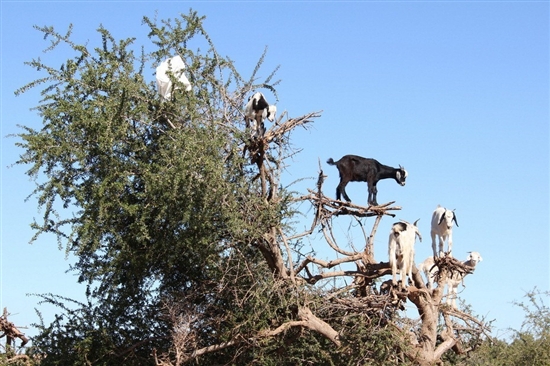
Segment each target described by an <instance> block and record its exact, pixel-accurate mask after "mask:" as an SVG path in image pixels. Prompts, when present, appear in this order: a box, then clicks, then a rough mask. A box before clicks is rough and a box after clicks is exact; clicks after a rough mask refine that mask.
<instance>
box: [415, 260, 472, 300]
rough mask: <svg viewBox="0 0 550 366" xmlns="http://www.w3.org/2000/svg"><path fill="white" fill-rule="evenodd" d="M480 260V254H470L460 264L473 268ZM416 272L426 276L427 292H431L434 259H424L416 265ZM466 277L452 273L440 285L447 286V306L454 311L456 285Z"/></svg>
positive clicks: (433, 278)
mask: <svg viewBox="0 0 550 366" xmlns="http://www.w3.org/2000/svg"><path fill="white" fill-rule="evenodd" d="M482 260H483V258H481V254H479V253H478V252H470V253H469V254H468V258H467V259H466V260H465V261H463V262H462V263H463V264H464V265H466V266H469V267H472V268H475V267H476V265H477V264H478V263H479V262H481V261H482ZM418 270H419V271H420V272H424V274H425V275H426V279H427V280H428V284H427V288H428V290H430V291H431V290H433V288H434V286H433V285H434V281H435V275H436V272H437V271H438V268H437V266H435V260H434V257H428V258H426V260H425V261H424V262H422V263H420V264H419V265H418ZM466 275H467V273H463V272H459V271H453V272H452V273H451V276H450V277H448V278H447V279H445V280H443V281H442V283H441V286H445V285H448V290H447V304H448V305H451V306H452V307H454V308H455V309H456V294H457V292H458V285H459V284H460V283H461V282H463V281H464V277H466Z"/></svg>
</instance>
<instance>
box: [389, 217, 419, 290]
mask: <svg viewBox="0 0 550 366" xmlns="http://www.w3.org/2000/svg"><path fill="white" fill-rule="evenodd" d="M417 222H418V220H416V221H415V223H414V224H409V223H408V222H396V223H395V224H393V226H392V228H391V231H390V238H389V243H388V246H389V248H388V252H389V253H388V254H389V260H390V266H391V273H392V283H393V285H394V286H396V285H397V278H396V274H397V270H399V272H400V273H401V285H402V286H403V288H404V289H406V288H407V286H408V281H407V280H406V276H408V278H409V279H410V278H412V268H413V266H414V242H415V240H416V236H418V239H419V240H420V241H422V236H421V235H420V232H419V231H418V228H417V227H416V223H417Z"/></svg>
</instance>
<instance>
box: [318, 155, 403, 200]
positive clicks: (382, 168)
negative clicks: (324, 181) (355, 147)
mask: <svg viewBox="0 0 550 366" xmlns="http://www.w3.org/2000/svg"><path fill="white" fill-rule="evenodd" d="M327 163H328V164H330V165H336V168H338V172H339V173H340V183H339V184H338V187H336V199H337V200H340V196H341V195H342V194H343V195H344V198H345V199H346V201H348V202H350V201H351V199H350V198H349V197H348V195H347V193H346V185H347V184H348V183H349V182H367V187H368V191H369V197H368V204H369V205H372V206H378V203H377V202H376V194H377V193H378V189H377V188H376V183H378V181H379V180H380V179H387V178H393V179H395V181H396V182H397V183H398V184H400V185H402V186H404V185H405V179H407V175H408V173H407V171H406V170H405V168H403V167H402V166H401V165H400V166H399V168H392V167H391V166H387V165H384V164H380V163H379V162H378V161H376V160H374V159H369V158H363V157H361V156H357V155H345V156H343V157H342V158H341V159H340V160H338V161H337V162H335V161H334V160H332V158H330V159H328V160H327Z"/></svg>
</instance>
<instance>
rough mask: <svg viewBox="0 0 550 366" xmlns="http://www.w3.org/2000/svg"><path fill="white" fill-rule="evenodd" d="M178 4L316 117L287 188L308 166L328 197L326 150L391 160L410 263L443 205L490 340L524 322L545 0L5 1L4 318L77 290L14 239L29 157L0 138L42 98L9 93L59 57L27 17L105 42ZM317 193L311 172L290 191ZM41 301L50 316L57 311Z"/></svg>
mask: <svg viewBox="0 0 550 366" xmlns="http://www.w3.org/2000/svg"><path fill="white" fill-rule="evenodd" d="M190 8H193V9H194V10H197V11H198V12H199V14H201V15H205V16H206V17H207V18H206V21H205V28H206V30H207V31H208V32H209V34H210V37H211V38H212V40H213V41H214V44H215V45H216V46H217V48H218V51H219V52H220V53H221V54H223V55H227V56H230V57H231V58H232V59H233V60H234V61H235V62H236V65H237V69H238V70H239V71H240V72H241V73H242V74H243V75H244V76H245V77H247V76H248V75H250V74H251V73H252V71H253V68H254V66H255V64H256V61H257V60H258V58H259V57H260V55H261V54H262V52H263V50H264V48H265V47H266V46H267V47H268V54H267V58H266V61H265V63H264V66H263V68H262V70H263V71H262V72H261V73H260V76H263V77H266V76H267V75H268V74H269V73H270V72H271V71H272V70H273V69H274V68H275V67H276V66H277V65H280V66H281V68H280V70H279V72H278V74H277V75H278V77H279V78H280V79H281V80H282V82H281V84H280V86H279V87H278V88H277V89H278V96H279V100H278V101H276V104H277V106H278V111H281V112H282V111H287V112H288V114H289V116H291V117H297V116H300V115H303V114H306V113H309V112H313V111H323V112H322V116H321V118H319V119H317V120H316V122H315V125H314V128H312V129H311V130H309V131H303V130H299V131H297V132H296V133H295V134H294V139H293V143H294V145H295V146H296V147H300V148H302V149H303V151H302V152H301V153H300V154H299V155H297V156H296V157H294V158H293V160H292V165H291V166H290V167H289V169H288V171H287V172H286V173H285V176H284V182H283V183H286V184H289V183H290V182H292V181H294V180H296V179H299V178H302V177H314V176H316V175H317V172H318V166H319V165H318V162H319V160H320V161H321V163H322V168H323V170H324V172H325V174H327V175H328V179H327V181H326V183H325V194H327V195H330V196H333V195H334V190H335V188H336V185H337V184H338V174H337V170H336V168H335V167H331V166H328V165H327V164H325V161H326V160H327V159H328V158H329V157H332V158H334V159H335V160H336V159H339V158H340V157H341V156H343V155H345V154H357V155H361V156H365V157H371V158H376V159H377V160H379V161H380V162H382V163H384V164H387V165H392V166H397V165H398V164H401V165H403V166H404V167H405V168H406V169H407V170H408V172H409V178H408V181H407V185H406V186H405V187H400V186H398V185H397V184H395V183H394V182H393V181H389V180H388V181H381V182H380V183H379V186H378V190H379V193H378V202H379V203H383V202H388V201H393V200H395V201H396V205H399V206H401V207H402V210H401V211H399V212H398V213H397V218H398V219H405V220H407V221H414V220H416V219H417V218H420V222H419V228H420V231H421V233H422V235H423V237H424V241H423V242H422V243H417V244H416V262H417V263H418V262H421V261H422V260H424V259H425V258H426V257H427V256H428V255H430V254H431V243H430V233H429V231H430V228H429V224H430V218H431V214H432V212H433V210H434V209H435V208H436V206H437V205H438V204H441V205H443V206H445V207H448V208H451V209H456V215H457V218H458V223H459V225H460V227H458V228H456V227H455V229H454V248H453V249H454V250H453V252H454V254H455V256H456V257H458V258H461V259H465V258H466V256H467V252H468V251H478V252H480V253H481V255H482V256H483V261H482V262H481V263H480V264H479V267H478V268H477V270H476V272H475V274H474V275H472V276H469V277H467V279H466V282H465V284H466V288H465V289H463V291H462V293H460V295H459V296H460V297H461V298H463V299H464V300H465V301H466V302H467V303H469V304H471V305H472V307H473V309H474V312H475V313H476V314H478V315H480V316H485V317H486V319H487V320H492V319H495V320H496V322H495V323H494V325H495V326H496V328H497V329H495V332H494V335H497V336H506V332H505V329H506V328H507V327H513V328H516V329H517V328H519V327H520V325H521V322H522V320H523V313H522V311H521V310H520V309H518V308H517V307H515V306H513V305H512V301H514V300H522V298H523V296H524V294H525V292H526V291H529V290H531V289H533V288H534V287H537V288H538V289H540V290H548V289H549V281H550V272H549V260H550V254H549V242H550V240H549V234H550V230H549V221H550V220H549V204H550V199H549V188H550V186H549V171H550V165H549V82H550V76H549V65H550V60H549V19H550V17H549V15H550V14H549V3H548V2H546V1H537V2H535V1H515V2H496V1H495V2H493V1H485V2H469V1H456V2H455V1H399V2H369V1H354V2H315V1H307V2H301V1H296V2H278V1H271V2H269V1H266V2H248V1H242V2H239V1H235V2H228V1H220V2H214V1H212V2H210V1H203V2H178V1H171V2H162V1H158V2H131V1H116V2H115V1H113V2H98V1H95V2H79V1H71V2H64V1H58V2H48V1H35V2H24V1H13V2H10V1H2V3H1V23H2V25H1V31H2V33H1V41H2V44H1V54H2V58H1V62H2V64H1V103H2V105H1V129H2V130H1V140H0V141H1V144H2V156H1V164H0V168H1V170H0V171H1V174H2V187H1V196H2V201H1V223H2V225H1V240H2V256H1V296H0V297H1V305H0V306H1V307H2V308H3V307H7V308H8V310H9V311H10V312H11V313H12V314H13V315H12V317H11V318H10V320H11V321H13V322H15V323H16V324H17V325H19V326H30V324H31V323H33V322H37V320H38V317H37V316H36V314H35V311H34V308H36V307H37V306H38V305H37V302H38V298H36V297H33V296H28V294H32V293H50V292H51V293H55V294H60V295H63V296H68V297H74V298H82V296H83V288H81V287H79V286H77V285H76V277H75V275H74V274H72V273H66V271H67V269H68V267H69V264H70V263H71V258H68V259H66V258H65V253H64V250H63V248H61V250H59V249H58V244H57V242H56V239H55V238H53V237H48V236H43V237H40V238H39V240H37V241H36V242H35V243H34V244H33V245H29V244H28V242H29V240H30V239H31V237H32V236H33V233H32V232H31V230H30V227H29V224H30V223H31V221H32V219H33V218H34V217H37V218H39V217H40V215H41V214H42V213H41V212H38V211H37V208H36V206H37V205H36V200H35V199H34V198H31V199H29V200H28V201H25V199H26V197H27V196H28V195H29V194H30V193H31V191H32V189H33V187H34V183H33V182H31V181H29V179H28V178H27V176H26V175H25V174H24V172H25V170H26V169H25V167H21V166H16V167H12V166H11V164H12V163H14V162H15V161H16V160H17V158H18V156H19V154H20V153H21V151H20V150H18V149H17V148H16V147H15V146H14V143H15V142H16V141H17V140H16V139H15V138H8V137H6V136H7V135H9V134H13V133H17V132H20V130H19V129H18V128H17V127H16V125H17V124H20V125H27V126H32V127H35V128H39V126H40V124H41V120H40V118H39V117H38V116H37V114H36V113H35V112H33V111H31V110H30V108H32V107H33V106H35V105H36V104H37V103H38V100H39V95H38V93H37V92H36V91H32V92H29V93H26V94H23V95H22V96H19V97H15V96H14V93H13V92H14V91H15V90H16V89H17V88H19V87H21V86H22V85H24V84H26V83H27V82H29V81H32V80H34V79H36V78H37V77H39V76H40V75H39V74H37V73H36V72H35V71H34V70H32V69H30V68H29V67H27V66H25V65H24V64H23V62H25V61H30V60H31V59H32V58H36V57H42V58H44V59H48V60H50V61H51V62H52V64H53V65H60V63H61V62H62V61H63V60H64V59H65V58H66V57H68V56H67V55H58V56H56V55H51V54H43V53H42V50H43V49H45V48H46V47H47V46H48V44H49V43H48V42H47V41H46V42H45V41H44V40H43V37H42V35H41V34H40V33H39V32H38V31H36V30H34V29H33V25H40V26H43V25H53V26H55V27H56V28H58V30H60V31H63V30H65V29H66V28H67V26H68V24H69V23H73V24H74V36H75V38H74V39H75V40H78V41H79V42H81V43H85V42H88V43H89V44H90V45H93V46H95V45H99V44H100V37H99V35H98V33H97V32H96V29H97V28H98V26H99V25H100V24H102V25H103V26H104V27H105V28H107V29H108V30H110V31H111V32H112V33H113V35H114V36H115V38H118V39H121V38H126V37H132V36H134V37H137V40H136V45H139V46H141V45H142V44H143V45H147V46H149V45H150V43H149V42H148V39H147V38H146V33H147V29H146V27H145V26H144V25H142V24H141V20H142V17H143V16H149V17H154V15H155V11H157V12H158V18H159V19H166V18H172V19H173V18H176V17H178V15H179V14H180V13H187V12H188V10H189V9H190ZM152 75H153V69H151V78H152ZM266 96H267V97H268V100H270V101H271V102H274V97H273V96H272V95H270V94H269V93H266ZM313 186H314V181H313V180H308V181H305V182H302V183H300V184H299V185H296V186H295V188H296V189H299V190H302V191H305V190H306V188H308V187H313ZM347 192H348V194H349V196H350V197H351V198H352V200H353V201H354V202H357V203H365V202H366V199H367V192H366V184H364V183H350V184H349V185H348V187H347ZM306 209H307V205H304V210H306ZM394 221H395V220H394V219H391V218H386V219H384V220H383V222H382V224H381V225H380V227H379V229H378V234H377V237H376V241H375V257H376V259H377V260H379V261H385V260H387V258H386V256H387V233H389V229H390V227H391V224H392V223H393V222H394ZM371 224H372V221H368V220H367V221H366V225H367V226H370V225H371ZM304 225H306V224H305V223H304ZM339 225H340V227H341V229H342V231H344V230H345V229H347V227H348V226H347V225H348V224H347V223H346V222H342V223H339ZM353 230H357V228H353ZM316 239H319V238H313V239H312V242H311V245H312V247H314V248H315V250H316V251H317V253H318V255H319V256H320V257H324V258H332V257H333V255H332V254H331V252H330V251H328V250H324V249H322V243H320V242H317V241H316ZM343 240H357V242H358V243H359V244H357V243H356V246H358V247H360V246H361V244H360V241H361V240H362V237H361V234H360V233H359V232H357V231H355V232H353V231H352V233H351V234H350V236H349V237H344V239H343ZM39 309H40V310H41V311H43V312H44V315H45V316H46V320H48V317H51V314H52V311H54V310H53V309H47V308H44V307H39ZM413 315H414V314H413ZM26 331H27V333H28V334H29V335H33V334H34V331H33V329H28V330H26Z"/></svg>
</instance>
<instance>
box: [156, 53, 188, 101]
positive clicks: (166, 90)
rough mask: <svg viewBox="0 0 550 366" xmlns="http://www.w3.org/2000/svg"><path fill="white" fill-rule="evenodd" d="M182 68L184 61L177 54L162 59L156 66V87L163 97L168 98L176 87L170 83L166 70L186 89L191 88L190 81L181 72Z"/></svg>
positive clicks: (183, 67)
mask: <svg viewBox="0 0 550 366" xmlns="http://www.w3.org/2000/svg"><path fill="white" fill-rule="evenodd" d="M184 69H185V63H184V62H183V60H182V58H181V56H179V55H178V56H175V57H172V58H169V59H167V60H165V61H163V62H162V63H161V64H160V65H159V66H158V67H157V70H156V75H155V77H156V79H157V89H158V91H159V94H160V95H161V96H162V97H163V98H164V99H170V97H171V96H172V92H173V91H174V90H176V89H177V86H173V85H172V84H173V83H172V80H170V77H169V76H168V74H167V72H168V71H170V72H172V74H173V75H174V77H175V78H176V80H178V81H179V82H181V83H182V84H183V85H184V86H185V90H186V91H190V90H191V83H190V82H189V80H188V79H187V77H186V76H185V74H184V73H183V70H184Z"/></svg>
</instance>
